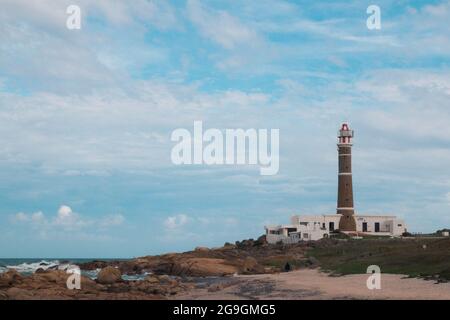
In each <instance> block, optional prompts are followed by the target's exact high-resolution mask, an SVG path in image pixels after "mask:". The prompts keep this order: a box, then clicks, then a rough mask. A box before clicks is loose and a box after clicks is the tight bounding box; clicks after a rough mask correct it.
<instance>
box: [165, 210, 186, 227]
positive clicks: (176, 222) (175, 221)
mask: <svg viewBox="0 0 450 320" xmlns="http://www.w3.org/2000/svg"><path fill="white" fill-rule="evenodd" d="M188 221H189V217H188V216H187V215H185V214H178V215H176V216H170V217H167V218H166V220H164V226H165V227H166V228H167V229H169V230H175V229H180V228H182V227H183V226H185V225H186V224H187V223H188Z"/></svg>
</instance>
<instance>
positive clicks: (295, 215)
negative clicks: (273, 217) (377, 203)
mask: <svg viewBox="0 0 450 320" xmlns="http://www.w3.org/2000/svg"><path fill="white" fill-rule="evenodd" d="M339 216H340V215H339V214H336V213H335V214H312V215H308V214H294V215H293V217H305V218H312V217H330V218H334V217H339ZM355 217H382V218H397V216H394V215H385V214H355Z"/></svg>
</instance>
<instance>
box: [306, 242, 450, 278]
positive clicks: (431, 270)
mask: <svg viewBox="0 0 450 320" xmlns="http://www.w3.org/2000/svg"><path fill="white" fill-rule="evenodd" d="M306 254H307V256H308V257H314V258H316V259H317V260H318V261H319V264H320V266H321V268H322V270H324V271H329V272H332V273H333V274H355V273H366V270H367V267H368V266H369V265H372V264H374V265H378V266H379V267H380V268H381V272H382V273H396V274H405V275H409V276H411V277H424V278H431V277H433V278H436V279H437V280H440V281H449V280H450V239H448V238H441V239H436V238H435V239H432V238H413V239H390V238H384V239H379V238H378V239H372V238H364V239H359V240H352V239H347V240H335V239H323V240H321V241H318V242H317V243H316V244H315V245H314V246H313V247H312V248H311V249H309V250H308V251H307V253H306Z"/></svg>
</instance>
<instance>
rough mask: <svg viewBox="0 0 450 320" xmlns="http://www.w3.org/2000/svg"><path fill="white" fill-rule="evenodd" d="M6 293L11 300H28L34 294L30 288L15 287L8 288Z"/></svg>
mask: <svg viewBox="0 0 450 320" xmlns="http://www.w3.org/2000/svg"><path fill="white" fill-rule="evenodd" d="M6 295H7V296H8V299H10V300H27V299H31V298H32V296H33V295H32V294H31V292H30V291H29V290H26V289H21V288H15V287H13V288H9V289H8V290H6Z"/></svg>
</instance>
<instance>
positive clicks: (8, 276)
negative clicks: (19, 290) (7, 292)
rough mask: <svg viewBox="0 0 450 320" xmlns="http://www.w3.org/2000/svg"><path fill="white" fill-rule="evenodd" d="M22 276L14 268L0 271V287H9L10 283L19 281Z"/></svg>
mask: <svg viewBox="0 0 450 320" xmlns="http://www.w3.org/2000/svg"><path fill="white" fill-rule="evenodd" d="M22 279H23V276H22V275H21V274H20V273H19V272H17V271H16V270H14V269H9V270H8V271H7V272H4V273H0V287H9V286H11V285H14V284H17V283H19V282H21V281H22Z"/></svg>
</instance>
